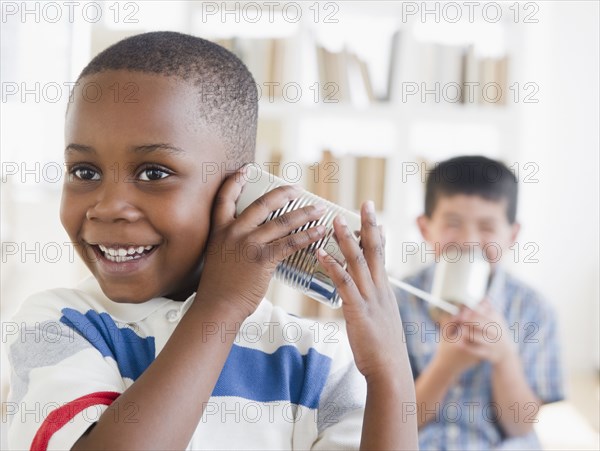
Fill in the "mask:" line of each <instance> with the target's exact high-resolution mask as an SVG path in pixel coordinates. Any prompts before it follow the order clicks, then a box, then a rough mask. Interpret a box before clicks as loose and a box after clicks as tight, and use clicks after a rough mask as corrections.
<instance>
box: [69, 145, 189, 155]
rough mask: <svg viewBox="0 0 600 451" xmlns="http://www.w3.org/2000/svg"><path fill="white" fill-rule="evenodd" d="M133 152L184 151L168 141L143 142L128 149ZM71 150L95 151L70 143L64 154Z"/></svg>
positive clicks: (174, 152) (175, 152) (91, 148)
mask: <svg viewBox="0 0 600 451" xmlns="http://www.w3.org/2000/svg"><path fill="white" fill-rule="evenodd" d="M130 151H132V152H134V153H150V152H156V151H164V152H167V153H173V154H180V153H184V152H185V150H183V149H182V148H180V147H177V146H174V145H172V144H168V143H157V144H144V145H142V146H135V147H132V148H131V149H130ZM72 152H83V153H94V154H95V153H96V149H94V148H93V147H91V146H84V145H83V144H75V143H71V144H69V145H67V147H66V148H65V156H66V155H68V154H70V153H72Z"/></svg>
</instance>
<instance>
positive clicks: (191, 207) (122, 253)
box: [60, 71, 225, 303]
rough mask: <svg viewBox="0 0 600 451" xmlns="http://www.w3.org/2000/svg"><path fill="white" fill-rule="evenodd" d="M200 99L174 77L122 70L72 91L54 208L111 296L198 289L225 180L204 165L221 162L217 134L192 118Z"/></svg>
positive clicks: (177, 295) (180, 295)
mask: <svg viewBox="0 0 600 451" xmlns="http://www.w3.org/2000/svg"><path fill="white" fill-rule="evenodd" d="M128 83H129V84H128ZM98 88H100V89H101V91H100V90H99V89H98ZM100 92H101V93H102V94H101V95H100V96H99V100H97V99H96V98H97V97H98V94H99V93H100ZM127 95H129V97H127ZM198 101H199V100H198V95H197V94H196V93H195V92H194V90H193V88H192V87H191V86H189V85H188V84H187V83H185V82H183V81H181V80H178V79H176V78H173V77H164V76H160V75H152V74H144V73H138V72H127V71H106V72H102V73H99V74H95V75H92V76H89V77H85V78H84V79H82V80H80V84H79V86H78V87H77V89H76V90H75V94H74V98H73V102H72V104H71V105H70V107H69V110H68V113H67V117H66V128H65V145H66V150H65V161H66V165H67V172H68V173H69V176H68V177H67V178H66V180H65V184H64V187H63V196H62V204H61V212H60V216H61V221H62V224H63V226H64V228H65V229H66V231H67V233H68V234H69V237H70V238H71V240H72V241H73V242H74V243H76V244H77V246H76V247H77V250H78V252H79V255H80V256H81V257H82V258H83V260H84V262H85V263H86V265H87V266H88V268H89V269H90V270H91V272H92V273H93V275H94V276H95V278H96V279H97V280H98V282H99V284H100V286H101V288H102V290H103V291H104V293H105V294H106V296H108V297H109V298H110V299H112V300H113V301H116V302H134V303H139V302H144V301H146V300H148V299H151V298H153V297H158V296H166V297H170V298H172V299H177V300H184V299H185V298H186V297H187V296H189V295H190V294H191V293H192V292H193V291H195V290H196V287H197V284H198V282H199V274H200V262H201V255H202V252H203V250H204V247H205V244H206V241H207V237H208V233H209V226H210V214H211V207H212V202H213V199H214V197H215V194H216V192H217V191H218V188H219V186H220V184H221V182H222V179H223V176H222V175H221V174H219V175H213V176H210V177H209V176H205V172H203V168H205V167H206V166H205V165H206V163H207V162H211V163H215V164H217V165H218V167H222V166H221V164H222V163H223V162H224V161H225V157H224V155H225V151H224V148H223V145H222V143H221V142H220V140H219V139H218V138H217V137H216V136H215V135H214V134H211V133H210V132H209V131H208V130H207V129H206V128H203V127H201V126H194V123H193V122H194V118H197V117H198V116H199V113H198V111H197V109H198Z"/></svg>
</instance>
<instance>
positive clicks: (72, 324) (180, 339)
mask: <svg viewBox="0 0 600 451" xmlns="http://www.w3.org/2000/svg"><path fill="white" fill-rule="evenodd" d="M78 82H79V83H78V85H77V86H76V88H75V89H74V93H73V101H72V103H71V104H70V105H69V108H68V111H67V116H66V127H65V141H66V148H65V160H66V166H67V170H68V177H67V178H66V180H65V182H64V188H63V197H62V205H61V221H62V223H63V226H64V227H65V229H66V231H67V233H68V234H69V236H70V238H71V240H72V241H73V242H74V243H75V244H76V246H77V250H78V253H79V255H80V256H81V258H82V259H83V260H84V262H85V263H86V265H87V267H88V268H89V269H90V271H91V273H92V275H93V277H89V278H88V279H87V280H85V281H84V282H83V283H82V284H81V285H79V286H78V287H77V288H76V289H54V290H49V291H45V292H42V293H39V294H37V295H34V296H32V297H30V298H28V299H27V300H26V301H25V302H24V303H23V305H22V306H21V308H20V310H19V312H18V313H17V315H16V317H15V319H14V321H15V322H16V324H17V325H18V326H19V330H18V332H17V333H15V334H13V335H11V336H10V337H8V338H9V341H8V343H7V348H8V352H9V359H10V362H11V366H12V373H11V394H10V402H11V403H12V404H11V405H16V406H19V410H18V412H15V413H14V415H12V417H11V419H10V424H9V444H10V446H11V447H12V448H15V449H25V448H29V449H36V450H38V449H150V448H152V449H184V448H186V447H188V448H190V449H217V448H218V449H242V448H252V449H290V448H295V449H308V448H312V449H333V448H357V447H358V446H359V444H360V445H361V446H362V447H366V448H381V449H383V448H389V449H398V448H409V449H410V448H414V447H416V440H417V439H416V421H414V418H408V420H407V421H404V422H400V421H398V418H400V417H401V413H402V412H401V407H402V403H403V402H408V403H411V402H414V386H413V383H412V379H411V377H410V366H409V362H408V356H407V355H406V351H405V350H403V349H401V350H400V351H399V352H396V353H393V352H391V351H390V350H389V348H390V347H391V346H394V343H397V342H400V341H402V339H403V337H402V333H403V330H402V326H401V321H400V316H399V314H398V310H397V307H396V302H395V298H394V295H393V291H392V289H391V288H390V286H389V284H388V282H387V277H386V276H385V268H384V262H383V257H382V256H383V252H382V251H383V237H382V236H381V235H380V232H379V229H378V227H377V223H376V218H375V214H374V209H373V205H372V203H366V204H365V205H363V208H362V212H361V213H362V229H361V240H362V246H363V249H364V251H363V249H361V248H359V247H358V244H357V243H356V242H355V240H354V238H353V234H352V233H351V232H350V231H349V230H348V228H347V227H346V226H345V224H344V222H343V221H342V220H340V219H339V218H338V219H337V220H336V221H335V222H334V229H335V233H336V236H337V239H338V241H339V243H340V247H341V249H342V251H343V253H344V255H345V256H346V258H347V259H348V262H349V263H348V268H347V270H346V269H344V268H342V267H341V266H340V265H339V264H338V263H337V262H336V261H335V260H333V259H332V258H330V257H328V256H327V255H326V254H324V252H318V259H319V261H320V262H321V264H322V265H323V266H324V267H325V269H326V270H327V272H328V273H329V274H330V275H331V277H332V279H333V281H334V282H335V283H336V285H337V286H338V289H339V292H340V294H341V297H342V299H343V300H344V302H343V309H344V315H345V318H346V320H347V331H348V339H349V344H350V346H349V347H348V346H346V345H344V338H343V336H342V334H341V333H334V334H332V333H331V332H332V331H331V329H327V328H323V327H322V326H318V325H316V324H312V323H310V322H308V321H306V320H302V319H297V318H294V317H293V316H291V315H288V314H286V313H285V312H283V311H282V310H281V309H280V308H277V307H274V306H273V305H272V304H270V303H269V302H268V301H267V300H266V299H263V298H264V295H265V292H266V290H267V287H268V284H269V281H270V279H271V277H272V275H273V273H274V271H275V268H276V266H277V264H278V263H280V262H281V261H282V260H284V259H285V258H287V257H288V256H290V255H292V254H293V253H295V252H297V251H298V250H300V249H302V248H304V247H306V246H308V245H310V244H311V243H314V242H316V241H318V240H319V239H322V238H323V237H324V233H325V230H324V227H323V226H322V225H315V226H312V227H309V228H304V227H302V226H304V225H305V224H307V223H309V222H313V221H315V222H316V220H317V219H319V218H320V217H321V215H322V214H323V212H324V210H323V208H322V207H320V206H307V207H304V208H301V209H298V210H294V211H292V212H289V213H286V214H285V215H283V216H285V217H282V219H278V220H273V221H268V222H265V220H266V218H267V217H268V215H269V213H270V212H272V211H274V210H277V209H279V208H281V207H282V206H284V205H285V204H286V203H287V202H289V201H290V200H292V199H294V198H295V197H296V196H298V195H299V193H300V190H299V189H296V188H294V187H292V186H285V187H280V188H277V189H275V190H273V191H271V192H269V193H267V194H265V195H264V196H262V197H261V198H260V199H259V200H257V201H256V202H254V203H253V204H252V205H250V206H249V207H248V208H247V209H246V210H244V211H243V212H242V213H241V214H240V215H239V216H236V214H235V202H236V199H237V198H238V196H239V194H240V192H241V189H242V186H243V184H244V183H245V177H244V170H243V168H242V169H240V168H241V167H242V166H243V164H244V163H248V162H251V161H252V159H253V157H254V144H255V135H256V120H257V96H256V87H255V84H254V81H253V79H252V76H251V74H250V73H249V72H248V70H247V69H246V67H245V66H244V65H243V64H242V63H241V62H240V61H239V60H238V59H237V58H236V57H235V56H234V55H233V54H231V53H230V52H228V51H226V50H225V49H223V48H221V47H219V46H217V45H215V44H213V43H210V42H208V41H205V40H203V39H200V38H196V37H193V36H189V35H183V34H179V33H172V32H156V33H146V34H142V35H138V36H133V37H130V38H127V39H125V40H123V41H120V42H118V43H117V44H115V45H113V46H112V47H109V48H108V49H107V50H105V51H104V52H102V53H100V54H99V55H98V56H96V57H95V58H94V59H93V60H92V62H91V63H90V64H89V65H88V66H87V67H86V68H85V69H84V70H83V72H82V74H81V76H80V77H79V79H78ZM207 163H210V164H211V165H215V164H216V165H217V167H225V168H227V171H226V172H223V173H220V174H218V175H212V176H209V175H208V174H207V172H206V171H205V169H206V164H207ZM211 167H212V166H211ZM296 230H300V231H298V232H295V231H296ZM250 245H251V246H252V249H254V250H258V251H259V252H258V253H257V254H256V253H255V254H253V255H252V256H247V255H243V254H242V255H240V252H239V250H240V249H242V250H244V249H247V248H248V247H249V246H250ZM290 326H292V327H290ZM40 337H41V339H40ZM346 344H347V343H346ZM372 349H378V350H380V352H376V353H375V352H372ZM386 349H387V350H388V351H387V352H385V350H386ZM404 349H405V348H404ZM350 350H351V351H352V352H350ZM361 373H362V374H361ZM365 382H366V383H365ZM27 412H29V414H26V413H27ZM31 412H35V413H36V414H35V415H31ZM24 413H25V414H24Z"/></svg>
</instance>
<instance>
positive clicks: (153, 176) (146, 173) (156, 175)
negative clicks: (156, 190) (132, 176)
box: [138, 167, 171, 182]
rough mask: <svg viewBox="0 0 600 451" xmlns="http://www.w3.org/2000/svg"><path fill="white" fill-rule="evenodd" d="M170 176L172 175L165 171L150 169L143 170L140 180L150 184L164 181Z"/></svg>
mask: <svg viewBox="0 0 600 451" xmlns="http://www.w3.org/2000/svg"><path fill="white" fill-rule="evenodd" d="M170 175H171V174H170V173H169V172H167V171H165V170H164V169H161V168H154V167H150V168H146V169H144V170H142V172H140V175H139V176H138V178H139V179H140V180H142V181H144V182H149V181H152V180H160V179H164V178H166V177H168V176H170Z"/></svg>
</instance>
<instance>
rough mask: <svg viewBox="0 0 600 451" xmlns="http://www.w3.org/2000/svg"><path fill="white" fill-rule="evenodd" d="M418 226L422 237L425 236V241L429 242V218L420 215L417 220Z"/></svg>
mask: <svg viewBox="0 0 600 451" xmlns="http://www.w3.org/2000/svg"><path fill="white" fill-rule="evenodd" d="M417 226H418V227H419V231H420V232H421V236H423V238H424V239H425V241H429V218H428V217H427V216H425V215H420V216H419V217H418V218H417Z"/></svg>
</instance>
